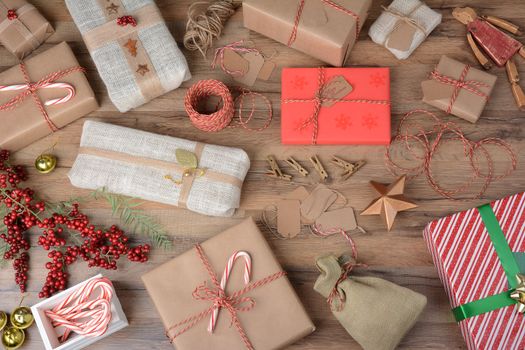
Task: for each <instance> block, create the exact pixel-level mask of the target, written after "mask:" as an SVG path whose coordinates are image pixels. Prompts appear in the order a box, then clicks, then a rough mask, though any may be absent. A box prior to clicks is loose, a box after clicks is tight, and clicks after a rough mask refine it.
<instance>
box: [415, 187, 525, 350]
mask: <svg viewBox="0 0 525 350" xmlns="http://www.w3.org/2000/svg"><path fill="white" fill-rule="evenodd" d="M490 207H491V208H492V211H493V213H494V214H495V219H496V220H497V223H498V224H499V226H500V227H501V232H502V234H503V235H504V239H505V240H506V241H507V243H508V247H509V248H510V251H512V252H524V251H525V193H520V194H516V195H513V196H510V197H506V198H504V199H500V200H497V201H494V202H492V203H490ZM424 238H425V241H426V243H427V246H428V249H429V250H430V253H431V255H432V259H433V260H434V264H435V266H436V268H437V270H438V274H439V277H440V279H441V282H442V283H443V285H444V287H445V291H446V293H447V295H448V297H449V300H450V305H451V307H452V309H453V312H454V311H455V310H457V309H461V308H462V307H464V306H465V305H468V304H469V303H470V304H472V303H475V302H477V301H480V300H487V299H489V298H491V297H493V296H495V295H498V294H500V293H505V292H506V291H508V290H509V288H510V287H509V280H508V278H507V276H506V273H505V269H504V267H503V264H502V261H501V259H500V257H499V256H498V253H497V251H496V249H495V248H494V243H493V241H492V240H491V237H490V235H489V232H488V231H487V224H486V222H484V219H483V215H482V214H481V211H480V210H479V208H473V209H470V210H467V211H463V212H460V213H456V214H453V215H451V216H448V217H445V218H443V219H440V220H436V221H433V222H431V223H430V224H428V225H427V227H426V228H425V230H424ZM514 254H516V253H514ZM517 254H520V253H517ZM520 267H521V268H523V267H522V266H520ZM521 273H523V271H521ZM456 318H457V316H456ZM459 326H460V328H461V333H462V335H463V338H464V339H465V341H466V343H467V347H468V349H470V350H474V349H478V350H489V349H525V318H524V315H522V314H521V313H519V312H518V308H517V307H516V305H510V306H505V307H501V308H497V309H495V310H493V311H489V312H486V313H482V314H479V315H477V316H473V317H466V318H465V319H462V320H460V321H459Z"/></svg>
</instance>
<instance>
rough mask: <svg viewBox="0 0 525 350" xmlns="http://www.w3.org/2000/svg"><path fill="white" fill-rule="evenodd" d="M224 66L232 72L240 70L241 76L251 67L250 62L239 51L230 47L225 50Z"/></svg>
mask: <svg viewBox="0 0 525 350" xmlns="http://www.w3.org/2000/svg"><path fill="white" fill-rule="evenodd" d="M223 63H224V68H226V69H227V70H229V71H230V72H240V74H239V76H244V75H245V74H246V73H247V72H248V70H249V69H250V62H248V60H246V59H244V58H243V57H242V56H241V55H239V54H238V53H237V52H235V51H233V50H229V49H225V50H224V60H223Z"/></svg>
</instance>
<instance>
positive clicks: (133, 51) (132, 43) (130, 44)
mask: <svg viewBox="0 0 525 350" xmlns="http://www.w3.org/2000/svg"><path fill="white" fill-rule="evenodd" d="M124 47H125V48H126V49H128V52H129V54H130V55H131V56H133V57H137V40H133V39H131V38H130V39H129V40H128V41H127V42H126V44H125V45H124Z"/></svg>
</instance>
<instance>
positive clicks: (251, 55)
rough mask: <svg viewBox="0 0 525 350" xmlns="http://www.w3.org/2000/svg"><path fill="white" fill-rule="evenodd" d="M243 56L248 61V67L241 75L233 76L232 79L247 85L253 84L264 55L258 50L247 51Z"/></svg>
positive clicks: (261, 65)
mask: <svg viewBox="0 0 525 350" xmlns="http://www.w3.org/2000/svg"><path fill="white" fill-rule="evenodd" d="M243 58H244V59H245V60H246V61H248V63H249V69H248V71H247V72H246V74H244V75H243V76H235V77H234V80H235V81H237V82H239V83H241V84H244V85H247V86H253V84H255V81H256V80H257V77H258V76H259V72H260V71H261V69H262V67H263V65H264V57H263V56H262V55H261V54H260V53H258V52H248V53H247V54H245V55H244V56H243Z"/></svg>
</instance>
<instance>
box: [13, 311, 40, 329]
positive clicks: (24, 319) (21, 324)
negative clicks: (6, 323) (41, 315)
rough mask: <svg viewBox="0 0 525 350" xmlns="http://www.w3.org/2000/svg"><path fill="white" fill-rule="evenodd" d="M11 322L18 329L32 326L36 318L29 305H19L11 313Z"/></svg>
mask: <svg viewBox="0 0 525 350" xmlns="http://www.w3.org/2000/svg"><path fill="white" fill-rule="evenodd" d="M10 320H11V324H12V325H13V326H14V327H16V328H18V329H27V328H29V327H31V325H32V324H33V322H34V321H35V318H34V317H33V313H31V309H30V308H28V307H27V306H19V307H17V308H16V309H15V310H14V311H13V312H12V313H11V317H10Z"/></svg>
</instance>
